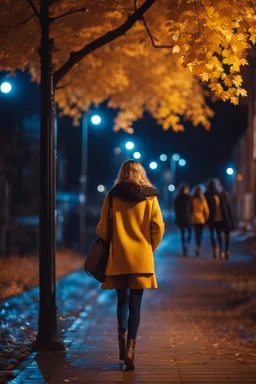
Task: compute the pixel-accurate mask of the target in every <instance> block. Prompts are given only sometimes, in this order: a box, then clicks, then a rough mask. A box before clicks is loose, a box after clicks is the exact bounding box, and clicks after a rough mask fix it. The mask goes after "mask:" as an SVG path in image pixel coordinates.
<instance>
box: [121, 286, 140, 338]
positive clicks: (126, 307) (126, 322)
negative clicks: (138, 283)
mask: <svg viewBox="0 0 256 384" xmlns="http://www.w3.org/2000/svg"><path fill="white" fill-rule="evenodd" d="M116 292H117V321H118V331H119V332H125V331H126V330H127V328H128V339H133V340H135V339H136V336H137V331H138V328H139V325H140V308H141V300H142V295H143V289H117V290H116Z"/></svg>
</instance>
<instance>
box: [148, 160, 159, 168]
mask: <svg viewBox="0 0 256 384" xmlns="http://www.w3.org/2000/svg"><path fill="white" fill-rule="evenodd" d="M149 167H150V168H151V169H156V168H157V163H156V162H155V161H151V163H150V164H149Z"/></svg>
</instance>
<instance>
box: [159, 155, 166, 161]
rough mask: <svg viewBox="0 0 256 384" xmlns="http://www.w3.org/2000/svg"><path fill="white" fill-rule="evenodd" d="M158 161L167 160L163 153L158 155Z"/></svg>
mask: <svg viewBox="0 0 256 384" xmlns="http://www.w3.org/2000/svg"><path fill="white" fill-rule="evenodd" d="M159 158H160V160H161V161H166V160H167V156H166V155H165V154H164V153H163V154H162V155H160V157H159Z"/></svg>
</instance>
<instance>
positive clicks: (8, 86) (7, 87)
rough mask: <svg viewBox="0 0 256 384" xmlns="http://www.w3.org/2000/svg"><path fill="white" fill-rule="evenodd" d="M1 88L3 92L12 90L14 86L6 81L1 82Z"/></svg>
mask: <svg viewBox="0 0 256 384" xmlns="http://www.w3.org/2000/svg"><path fill="white" fill-rule="evenodd" d="M0 89H1V92H3V93H9V92H10V91H11V90H12V86H11V84H10V83H9V82H8V81H5V82H4V83H2V84H1V86H0Z"/></svg>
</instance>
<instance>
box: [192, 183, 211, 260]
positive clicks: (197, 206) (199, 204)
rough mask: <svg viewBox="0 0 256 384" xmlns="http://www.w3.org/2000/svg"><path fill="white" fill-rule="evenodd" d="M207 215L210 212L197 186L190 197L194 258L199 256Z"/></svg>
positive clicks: (200, 189)
mask: <svg viewBox="0 0 256 384" xmlns="http://www.w3.org/2000/svg"><path fill="white" fill-rule="evenodd" d="M209 214H210V212H209V208H208V204H207V201H206V198H205V197H204V193H203V190H202V188H201V187H200V186H197V187H196V188H195V190H194V193H193V197H192V224H193V226H194V231H195V242H196V251H195V253H196V256H200V248H201V242H202V235H203V230H204V226H205V224H206V222H207V220H208V218H209Z"/></svg>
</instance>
